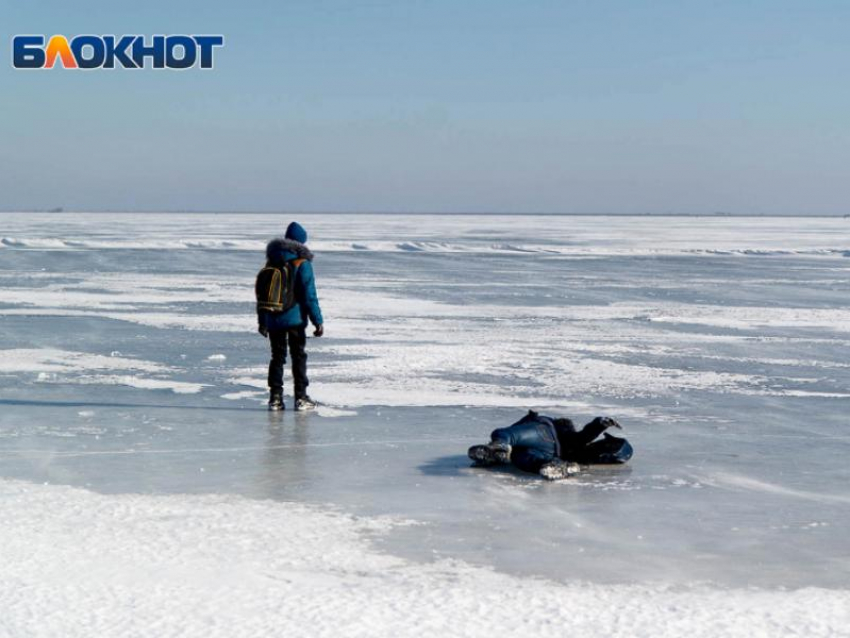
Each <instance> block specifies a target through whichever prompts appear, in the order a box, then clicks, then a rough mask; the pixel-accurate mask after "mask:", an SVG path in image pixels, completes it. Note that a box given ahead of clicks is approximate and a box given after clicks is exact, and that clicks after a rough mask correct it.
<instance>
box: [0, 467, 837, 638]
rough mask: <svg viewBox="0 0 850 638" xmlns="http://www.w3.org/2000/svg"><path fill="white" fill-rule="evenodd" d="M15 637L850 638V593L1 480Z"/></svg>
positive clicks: (4, 600) (8, 625)
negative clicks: (612, 578) (666, 572)
mask: <svg viewBox="0 0 850 638" xmlns="http://www.w3.org/2000/svg"><path fill="white" fill-rule="evenodd" d="M0 517H2V519H3V520H4V521H5V523H4V525H2V526H0V547H2V548H3V553H4V561H3V573H2V576H0V608H2V609H3V627H4V628H5V631H8V632H10V634H11V635H28V636H50V635H62V636H66V637H68V638H74V637H75V636H85V637H88V636H93V635H116V634H122V635H150V634H156V635H162V636H165V635H176V634H180V635H194V636H201V635H203V636H208V637H210V638H216V637H218V636H227V637H228V638H229V637H231V636H261V635H269V636H270V635H280V632H281V631H282V630H285V634H286V635H287V636H288V637H301V636H304V637H310V638H321V637H323V636H333V637H334V638H337V637H340V636H360V635H381V636H428V637H431V636H434V635H446V636H512V635H532V636H538V637H541V638H546V637H547V636H554V637H558V638H562V637H563V636H564V635H566V634H568V635H579V636H583V637H584V638H594V637H596V636H600V637H601V636H604V637H605V638H616V637H619V636H628V637H633V636H653V637H654V638H667V637H670V636H683V635H688V636H693V637H695V638H700V637H702V636H705V637H711V638H715V637H716V636H729V637H737V636H741V637H746V638H751V637H752V636H776V635H805V636H812V637H819V636H836V635H843V634H844V633H846V626H847V620H848V618H847V609H848V608H850V592H848V591H845V590H826V589H816V588H807V589H799V590H790V591H788V590H775V591H774V590H759V589H746V590H723V589H715V588H710V587H706V586H697V585H695V586H691V587H677V588H675V589H674V588H668V587H664V586H660V585H641V586H637V585H635V586H627V585H622V586H601V585H593V584H588V583H575V582H567V583H565V584H558V583H554V582H547V581H544V580H541V579H522V578H518V577H513V576H508V575H503V574H499V573H496V572H493V571H491V570H488V569H484V568H479V567H473V566H470V565H468V564H466V563H463V562H461V561H453V560H438V561H436V562H434V563H432V564H417V563H414V562H411V561H407V560H402V559H400V558H395V557H392V556H388V555H385V554H381V553H379V552H377V551H376V550H375V549H374V548H373V547H372V546H371V544H370V543H369V542H368V540H367V538H368V537H370V536H374V535H381V534H385V533H387V532H388V531H389V530H390V529H391V528H392V527H393V525H394V524H395V522H394V521H392V520H390V519H376V518H355V517H351V516H348V515H345V514H342V513H339V512H334V511H329V510H324V509H320V508H317V507H311V506H307V505H300V504H296V503H276V502H271V501H248V500H245V499H243V498H238V497H231V496H226V497H225V496H157V497H153V496H141V495H122V496H101V495H97V494H93V493H90V492H86V491H83V490H79V489H73V488H68V487H57V486H50V485H30V484H26V483H21V482H9V481H2V482H0Z"/></svg>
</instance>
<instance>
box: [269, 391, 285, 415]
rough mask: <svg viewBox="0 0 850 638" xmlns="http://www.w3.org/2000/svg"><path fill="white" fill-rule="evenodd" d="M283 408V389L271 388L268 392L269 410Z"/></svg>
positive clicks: (274, 410) (273, 410)
mask: <svg viewBox="0 0 850 638" xmlns="http://www.w3.org/2000/svg"><path fill="white" fill-rule="evenodd" d="M284 409H286V406H285V405H284V404H283V391H282V390H275V389H272V391H271V393H270V394H269V410H270V411H271V412H277V411H278V410H284Z"/></svg>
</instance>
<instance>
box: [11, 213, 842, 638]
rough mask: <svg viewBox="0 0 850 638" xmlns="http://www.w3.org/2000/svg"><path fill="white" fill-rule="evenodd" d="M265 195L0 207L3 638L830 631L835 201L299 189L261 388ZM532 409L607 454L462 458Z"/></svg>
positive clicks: (268, 227) (834, 627) (836, 484)
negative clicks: (574, 468) (381, 208)
mask: <svg viewBox="0 0 850 638" xmlns="http://www.w3.org/2000/svg"><path fill="white" fill-rule="evenodd" d="M290 219H291V217H289V216H284V215H249V214H118V213H114V214H112V213H110V214H106V213H100V214H96V213H63V214H23V213H4V214H0V512H2V517H3V520H4V524H3V526H2V530H0V564H2V565H3V568H2V570H0V608H2V609H3V611H4V613H3V614H2V615H0V636H30V635H45V636H48V635H57V633H59V634H62V635H80V636H91V635H140V636H141V635H157V636H167V635H198V636H201V635H203V636H216V635H222V636H225V635H227V636H233V635H246V636H257V635H287V636H290V635H291V636H299V635H304V636H321V635H334V636H348V635H351V636H355V635H368V636H382V635H387V636H389V635H422V636H433V635H434V634H436V633H444V634H447V635H489V636H493V635H511V634H513V633H515V632H520V631H521V632H524V633H526V634H528V633H530V634H532V635H540V636H546V635H552V636H563V635H567V633H571V634H572V633H577V634H579V635H582V636H597V635H599V636H602V635H605V636H643V635H646V636H654V637H658V636H668V635H671V636H672V635H690V636H701V635H705V636H721V635H741V636H758V635H765V636H776V635H808V636H814V635H817V636H820V635H823V636H833V635H850V540H848V528H850V489H848V483H850V469H848V467H850V466H848V464H847V462H846V459H847V457H848V456H850V432H848V426H850V417H848V412H850V307H848V299H850V235H848V231H850V219H842V218H782V217H775V218H767V217H765V218H730V217H592V216H507V215H493V216H486V215H444V216H403V215H331V214H327V215H300V216H298V221H300V222H301V223H302V224H303V225H304V226H305V227H306V228H307V229H308V231H309V233H310V242H309V244H310V246H311V248H312V249H313V250H314V252H315V253H316V260H315V262H314V266H315V270H316V277H317V283H318V290H319V296H320V300H321V303H322V309H323V312H324V314H325V317H326V336H325V337H323V338H321V339H310V340H309V341H308V352H309V354H310V360H309V370H310V378H311V386H310V393H311V395H312V396H313V397H314V398H316V399H317V400H319V401H320V402H321V403H322V407H321V408H320V410H319V411H318V412H316V413H310V414H300V413H299V414H296V413H294V412H285V413H283V414H280V415H270V414H269V413H268V412H266V410H265V409H264V404H265V401H266V389H265V374H266V370H267V363H268V344H267V342H266V341H265V340H264V339H263V338H262V337H260V336H259V335H258V334H256V332H255V319H254V316H253V301H252V294H253V290H252V286H253V277H254V275H255V273H256V271H257V269H258V268H259V267H260V266H261V265H262V261H263V259H262V257H263V249H264V246H265V242H266V241H267V240H268V239H269V238H271V237H273V236H275V235H276V234H281V233H282V232H283V229H284V228H285V226H286V224H287V223H288V222H289V221H290ZM287 383H289V374H288V371H287ZM287 399H288V400H289V403H291V388H290V387H287ZM529 408H535V409H539V410H540V411H541V412H543V413H545V414H553V415H565V416H570V417H572V418H573V419H574V420H576V421H580V422H584V421H589V420H590V419H591V418H593V417H594V416H596V415H610V416H613V417H615V418H617V419H618V420H619V421H620V422H621V423H622V424H623V426H624V432H623V434H624V435H625V436H627V437H628V438H629V440H630V441H631V442H632V444H633V446H634V448H635V450H636V453H635V456H634V458H633V460H632V461H631V462H630V463H629V464H628V465H626V466H622V467H616V468H610V467H608V468H605V467H597V468H591V469H589V470H588V471H586V472H585V473H583V474H581V475H579V476H578V477H576V478H573V479H570V480H565V481H559V482H554V483H547V482H544V481H542V480H540V479H539V478H538V477H535V476H532V475H525V474H522V473H520V472H516V471H511V470H507V469H505V470H500V471H493V470H483V469H477V468H471V467H470V464H469V462H468V460H467V459H466V456H465V452H466V449H467V447H468V446H469V445H472V444H474V443H477V442H484V441H486V440H487V439H488V434H489V432H490V431H491V430H492V429H494V428H495V427H500V426H503V425H507V424H510V423H512V422H513V421H515V420H516V419H518V418H519V417H520V416H522V414H523V413H524V412H525V411H526V410H527V409H529ZM283 624H285V625H286V627H287V631H286V632H285V633H280V631H281V629H280V628H281V626H282V625H283Z"/></svg>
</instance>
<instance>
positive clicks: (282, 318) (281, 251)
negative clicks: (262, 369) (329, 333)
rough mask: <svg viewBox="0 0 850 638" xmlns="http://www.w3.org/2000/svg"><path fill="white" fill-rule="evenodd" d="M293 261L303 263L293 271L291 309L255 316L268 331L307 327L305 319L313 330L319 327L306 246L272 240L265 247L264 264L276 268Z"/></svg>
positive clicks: (289, 241)
mask: <svg viewBox="0 0 850 638" xmlns="http://www.w3.org/2000/svg"><path fill="white" fill-rule="evenodd" d="M294 259H303V260H304V261H303V262H301V264H300V265H299V266H298V267H297V268H296V269H295V305H294V306H293V307H292V308H290V309H289V310H286V311H284V312H266V311H260V312H258V313H257V320H258V321H259V324H260V325H261V326H265V327H266V329H268V330H270V331H271V330H287V329H289V328H300V327H302V326H306V325H307V320H308V319H309V320H310V321H311V322H312V323H313V325H314V326H321V325H322V323H323V320H322V310H321V308H319V297H318V295H316V282H315V279H314V277H313V264H312V261H313V253H312V252H310V249H309V248H307V246H305V245H304V244H302V243H299V242H297V241H295V240H292V239H282V238H278V239H273V240H271V241H270V242H269V244H268V246H266V260H267V261H268V263H269V264H270V265H272V266H277V267H279V268H280V267H282V266H283V265H284V264H286V262H288V261H292V260H294Z"/></svg>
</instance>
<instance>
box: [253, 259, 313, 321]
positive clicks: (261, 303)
mask: <svg viewBox="0 0 850 638" xmlns="http://www.w3.org/2000/svg"><path fill="white" fill-rule="evenodd" d="M303 262H304V260H303V259H293V260H291V261H287V262H286V263H285V264H284V265H283V266H282V267H279V266H273V265H272V264H271V263H269V262H266V265H265V266H263V268H261V269H260V272H258V273H257V281H256V283H255V284H254V292H255V293H256V295H257V311H258V312H259V311H261V310H262V311H265V312H286V311H287V310H289V309H290V308H292V307H293V306H294V305H295V271H296V270H297V269H298V266H300V265H301V264H302V263H303Z"/></svg>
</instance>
